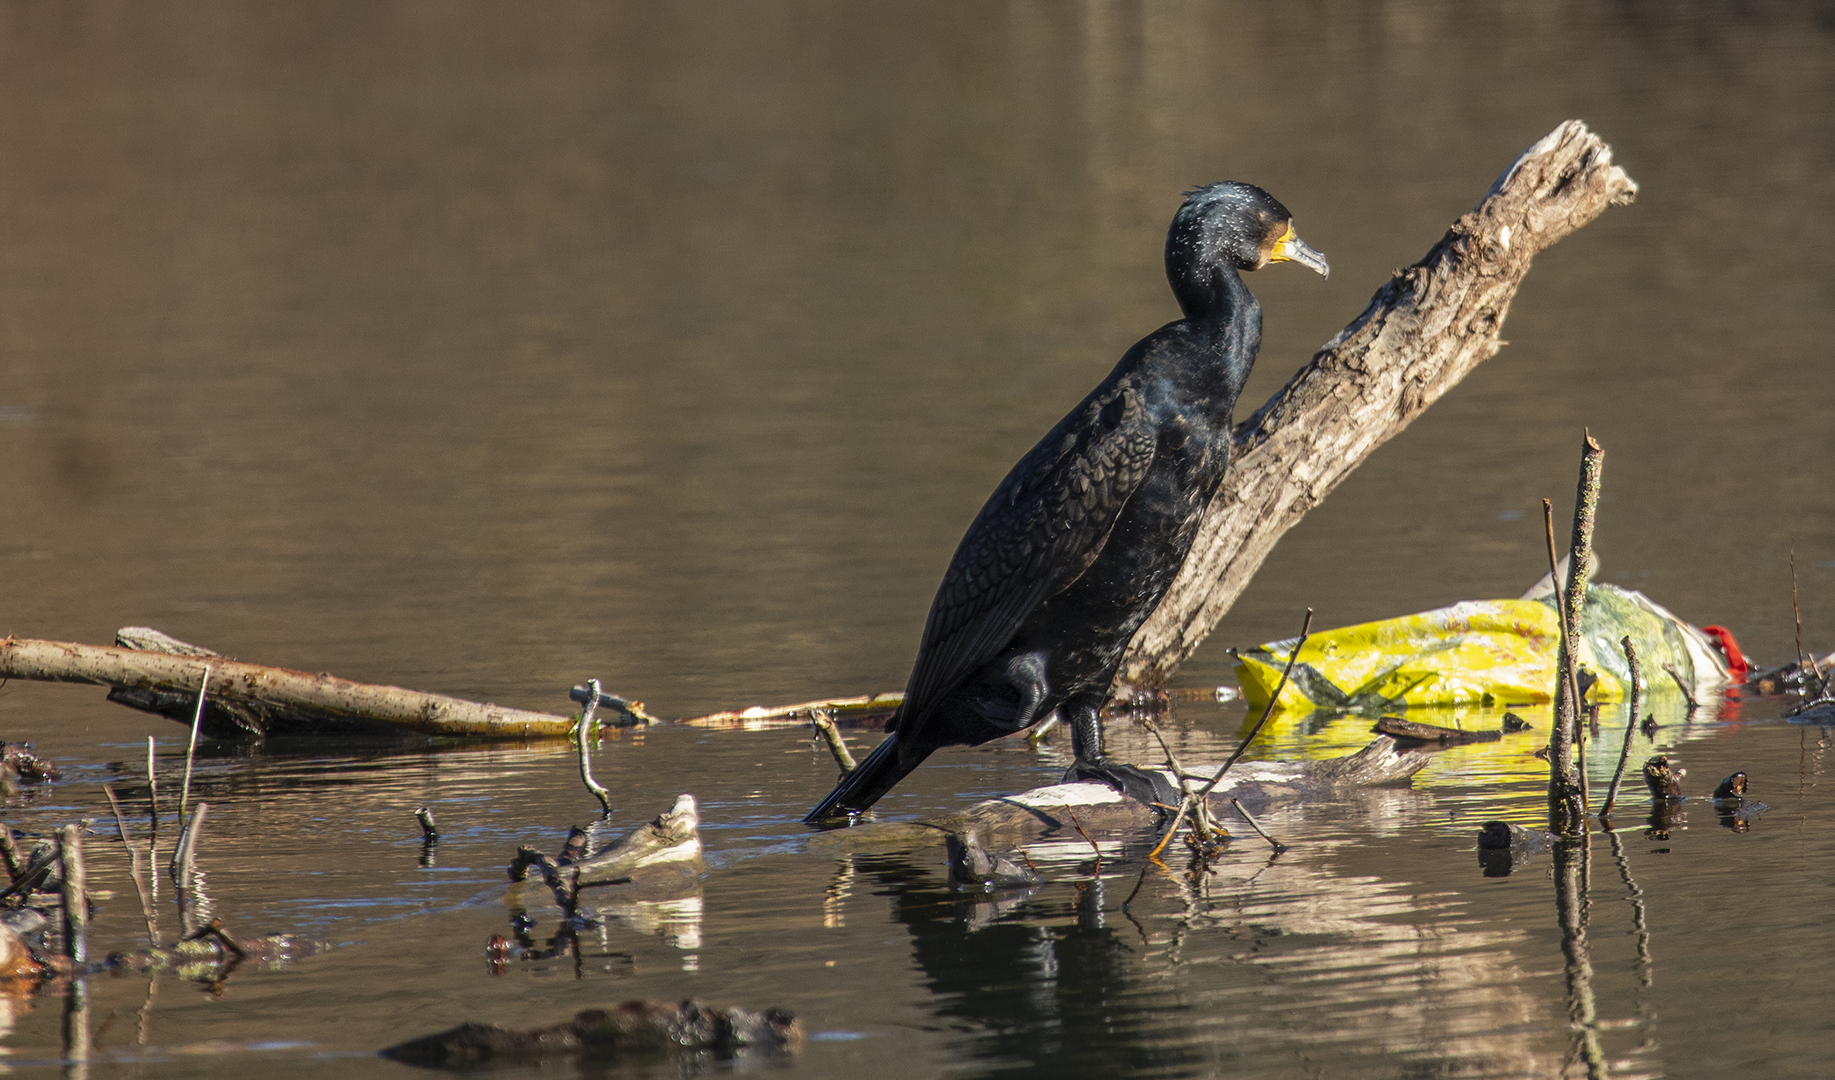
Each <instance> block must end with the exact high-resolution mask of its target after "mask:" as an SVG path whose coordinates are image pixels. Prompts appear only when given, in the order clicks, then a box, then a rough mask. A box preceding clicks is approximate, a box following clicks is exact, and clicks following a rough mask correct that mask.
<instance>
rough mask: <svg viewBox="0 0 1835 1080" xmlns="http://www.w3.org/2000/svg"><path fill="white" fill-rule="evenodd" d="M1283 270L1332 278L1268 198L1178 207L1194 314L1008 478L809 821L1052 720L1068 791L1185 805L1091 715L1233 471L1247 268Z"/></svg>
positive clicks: (1095, 394)
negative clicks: (944, 759) (896, 694)
mask: <svg viewBox="0 0 1835 1080" xmlns="http://www.w3.org/2000/svg"><path fill="white" fill-rule="evenodd" d="M1287 260H1292V261H1294V262H1297V263H1299V264H1300V265H1302V266H1306V267H1309V268H1311V269H1313V270H1316V271H1318V272H1319V273H1320V274H1324V273H1326V272H1327V271H1328V267H1327V265H1326V262H1325V257H1324V256H1323V255H1320V254H1319V253H1318V252H1317V251H1314V250H1313V249H1312V248H1310V247H1308V246H1307V245H1306V244H1305V242H1303V241H1302V240H1301V239H1300V238H1299V237H1298V236H1297V235H1295V233H1294V231H1293V217H1292V215H1291V214H1289V213H1288V212H1287V209H1286V207H1284V206H1282V205H1281V204H1280V203H1279V202H1276V201H1275V199H1274V197H1273V196H1271V195H1269V194H1268V193H1267V192H1265V191H1263V190H1262V189H1260V188H1258V187H1254V186H1252V185H1249V184H1236V183H1221V184H1212V185H1210V186H1208V187H1204V188H1200V189H1198V190H1197V191H1194V192H1192V193H1191V194H1190V195H1188V196H1187V197H1186V199H1185V203H1184V205H1182V206H1180V207H1179V211H1178V213H1177V214H1176V215H1175V216H1174V217H1173V221H1172V228H1171V229H1170V230H1169V231H1168V232H1167V235H1166V276H1167V278H1168V279H1169V280H1170V281H1171V283H1172V291H1173V294H1174V296H1176V297H1177V299H1178V301H1179V307H1180V309H1181V310H1182V311H1183V312H1184V315H1185V317H1184V318H1182V319H1180V320H1178V321H1177V322H1173V323H1168V324H1167V325H1165V326H1163V327H1161V328H1160V329H1158V330H1156V331H1154V332H1153V333H1152V334H1149V335H1148V336H1147V337H1145V338H1143V339H1142V340H1141V341H1140V342H1138V343H1137V344H1135V346H1134V347H1133V348H1131V349H1129V350H1128V352H1127V355H1125V356H1123V357H1122V358H1121V362H1120V363H1119V364H1117V365H1116V366H1115V369H1114V370H1113V371H1111V372H1110V373H1109V377H1108V378H1106V379H1104V380H1103V381H1102V383H1101V384H1100V385H1099V386H1097V387H1096V389H1094V390H1092V391H1090V394H1089V396H1088V397H1086V398H1084V399H1083V401H1082V403H1081V404H1079V405H1078V406H1077V407H1076V408H1074V409H1072V410H1071V411H1070V414H1069V415H1067V416H1066V417H1064V419H1062V420H1060V421H1058V425H1057V426H1056V427H1054V428H1052V429H1051V431H1050V432H1049V433H1047V434H1046V436H1045V437H1044V438H1043V439H1042V440H1040V441H1039V444H1038V445H1037V446H1035V447H1033V448H1032V450H1031V451H1029V452H1028V453H1027V454H1026V456H1025V457H1023V458H1021V459H1020V460H1019V463H1018V464H1017V465H1015V466H1013V469H1012V471H1011V472H1009V473H1008V474H1007V477H1006V479H1005V480H1003V481H1001V483H1000V486H999V487H998V488H996V489H995V491H994V494H993V495H992V496H991V497H990V498H989V499H988V501H987V504H986V505H985V506H983V507H982V508H981V512H980V513H979V514H977V515H976V517H975V520H974V523H973V524H971V525H970V526H969V529H968V533H967V534H966V535H965V536H963V538H962V542H961V544H960V545H958V546H957V548H956V554H955V557H954V558H953V559H951V560H950V564H949V569H948V570H947V571H946V572H945V573H944V575H943V584H942V585H941V586H940V587H939V588H938V590H937V596H936V600H935V601H934V602H933V603H932V604H931V608H930V617H929V619H928V621H927V622H926V623H925V625H924V638H923V642H922V644H921V645H920V647H919V650H918V657H917V662H916V664H915V665H914V666H913V668H912V671H911V679H910V682H909V683H908V684H907V687H906V690H905V700H904V703H903V704H902V705H900V706H899V710H898V713H897V714H896V715H895V716H894V717H893V719H892V723H891V725H890V727H891V730H892V734H891V736H890V737H889V738H887V739H886V740H885V741H884V742H883V743H881V744H880V745H879V747H878V748H877V749H876V750H874V751H873V753H872V754H871V755H870V756H868V757H867V759H866V760H865V761H863V762H861V763H860V766H859V768H857V769H855V770H854V771H853V772H851V773H849V774H848V775H847V777H846V778H844V779H843V780H842V781H841V784H840V785H839V786H838V787H836V788H835V790H834V791H833V792H832V793H831V794H830V795H829V796H828V798H826V799H824V800H822V802H821V803H820V804H819V805H818V806H817V807H816V808H815V809H814V810H812V811H810V813H809V815H808V817H806V818H805V819H804V820H805V821H810V822H814V821H818V820H820V819H822V818H824V817H827V816H828V815H830V814H833V813H836V812H838V811H842V810H848V811H860V810H865V809H866V808H867V807H869V806H872V805H873V803H874V802H876V801H877V800H878V799H879V798H880V796H882V795H884V794H885V793H886V792H887V791H889V790H891V788H892V786H893V785H894V784H896V783H898V782H899V780H901V779H903V778H904V777H905V776H906V775H908V774H909V773H910V772H911V771H912V770H913V769H915V768H917V767H918V765H919V764H921V763H922V762H923V760H924V759H925V758H926V757H929V756H930V754H931V753H932V752H933V751H935V750H937V749H939V748H940V747H944V746H954V745H963V744H966V745H971V746H972V745H975V744H978V743H984V742H987V741H988V740H990V739H997V738H999V737H1001V736H1002V735H1009V734H1012V733H1013V732H1016V731H1019V730H1021V729H1023V728H1025V727H1027V726H1029V725H1031V724H1032V723H1034V722H1036V721H1038V720H1042V719H1044V718H1045V717H1046V716H1048V715H1050V714H1051V713H1052V712H1053V711H1061V712H1062V714H1063V716H1064V719H1065V721H1066V722H1067V723H1068V725H1069V726H1070V729H1071V741H1072V748H1073V750H1074V751H1075V753H1076V757H1077V762H1076V764H1075V765H1073V766H1072V767H1071V769H1070V771H1069V773H1067V774H1066V777H1065V778H1066V779H1067V780H1070V779H1100V780H1105V781H1108V782H1110V783H1113V784H1115V785H1116V786H1117V787H1119V788H1121V789H1122V790H1123V791H1126V792H1127V793H1128V794H1130V795H1133V796H1134V797H1136V798H1140V799H1142V800H1143V801H1176V798H1177V796H1176V794H1175V793H1174V792H1173V789H1172V788H1171V787H1170V785H1168V784H1167V783H1166V782H1165V781H1164V780H1163V779H1159V780H1158V786H1157V788H1156V786H1155V783H1154V781H1155V778H1156V777H1157V774H1149V773H1146V772H1143V771H1142V770H1139V769H1134V768H1132V767H1130V766H1126V765H1118V764H1112V763H1110V762H1107V761H1105V760H1104V757H1103V753H1102V727H1101V715H1100V711H1101V708H1102V704H1103V701H1104V700H1105V698H1106V697H1107V694H1108V689H1109V684H1110V683H1111V682H1112V681H1113V680H1114V677H1115V672H1116V669H1117V668H1118V667H1119V666H1120V664H1121V657H1122V653H1123V651H1124V650H1125V649H1126V648H1127V645H1128V641H1129V640H1130V639H1131V638H1132V637H1133V636H1134V632H1135V631H1136V630H1137V629H1139V628H1140V625H1141V623H1143V622H1145V621H1146V619H1147V616H1149V615H1150V614H1152V613H1153V609H1154V608H1155V607H1157V606H1158V605H1159V602H1160V599H1161V598H1162V597H1163V596H1165V594H1166V590H1167V588H1168V587H1169V586H1170V585H1171V584H1172V580H1173V577H1174V576H1175V575H1176V574H1177V573H1178V570H1179V566H1180V564H1182V563H1183V562H1184V561H1185V555H1186V553H1187V552H1188V551H1189V550H1190V549H1191V543H1192V537H1193V536H1194V535H1195V533H1196V531H1197V527H1198V521H1199V518H1200V517H1201V516H1202V515H1203V513H1204V509H1205V507H1206V506H1208V505H1209V504H1210V501H1211V497H1212V496H1213V495H1214V494H1215V493H1216V491H1217V488H1218V487H1219V486H1220V485H1221V484H1222V482H1223V476H1224V470H1225V468H1226V467H1227V465H1228V464H1229V455H1230V428H1231V422H1232V419H1233V417H1232V412H1233V410H1234V409H1235V406H1236V397H1237V395H1238V394H1239V393H1241V391H1242V385H1243V382H1244V380H1246V379H1247V378H1248V376H1249V369H1250V368H1251V367H1252V366H1253V365H1254V363H1255V352H1256V350H1257V349H1258V348H1259V347H1260V345H1261V321H1262V320H1261V305H1260V304H1258V303H1257V302H1256V300H1255V297H1254V296H1253V295H1252V294H1251V293H1250V292H1249V290H1248V288H1247V287H1246V286H1245V285H1243V282H1242V278H1241V277H1240V276H1239V274H1238V271H1241V270H1257V269H1260V268H1261V267H1263V266H1265V265H1267V264H1268V263H1270V262H1283V261H1287Z"/></svg>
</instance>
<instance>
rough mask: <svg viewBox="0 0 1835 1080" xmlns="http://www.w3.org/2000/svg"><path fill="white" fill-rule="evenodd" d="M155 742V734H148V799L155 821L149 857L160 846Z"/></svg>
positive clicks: (150, 812) (149, 843) (149, 842)
mask: <svg viewBox="0 0 1835 1080" xmlns="http://www.w3.org/2000/svg"><path fill="white" fill-rule="evenodd" d="M154 748H155V743H154V741H153V736H151V735H148V736H147V801H148V803H149V804H150V805H151V807H152V808H151V809H150V810H149V811H148V814H149V816H150V817H151V818H152V823H153V836H152V838H151V839H150V840H148V841H147V845H148V847H147V857H148V858H149V859H150V858H152V857H153V853H154V851H155V849H157V848H158V846H159V767H158V766H157V765H156V764H154V753H153V751H154Z"/></svg>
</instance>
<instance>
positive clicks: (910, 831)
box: [810, 735, 1433, 884]
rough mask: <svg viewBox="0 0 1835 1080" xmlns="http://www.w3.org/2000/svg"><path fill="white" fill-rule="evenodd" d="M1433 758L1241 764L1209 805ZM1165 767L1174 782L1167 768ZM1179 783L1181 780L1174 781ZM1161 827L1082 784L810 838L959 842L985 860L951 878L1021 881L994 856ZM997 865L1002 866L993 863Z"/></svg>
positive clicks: (1271, 803) (1373, 755)
mask: <svg viewBox="0 0 1835 1080" xmlns="http://www.w3.org/2000/svg"><path fill="white" fill-rule="evenodd" d="M1432 759H1433V752H1432V751H1430V750H1427V749H1425V748H1424V745H1423V744H1421V743H1418V742H1417V743H1412V744H1411V743H1401V742H1398V741H1397V740H1395V739H1392V738H1390V737H1388V736H1387V735H1379V736H1378V737H1377V738H1376V739H1375V740H1373V741H1372V742H1371V743H1370V744H1369V745H1368V746H1366V747H1364V748H1363V749H1362V750H1359V751H1358V752H1357V753H1355V754H1348V755H1346V756H1344V757H1338V758H1331V759H1330V760H1327V761H1256V762H1238V763H1237V765H1236V767H1235V768H1234V769H1231V770H1230V772H1229V773H1228V774H1226V775H1225V777H1224V779H1223V781H1222V782H1221V783H1219V784H1218V785H1217V787H1216V788H1215V789H1213V790H1212V791H1211V793H1210V794H1209V796H1207V799H1208V802H1209V807H1210V810H1211V813H1212V814H1214V815H1215V816H1216V817H1217V818H1218V819H1219V820H1220V821H1226V822H1227V821H1230V820H1240V819H1239V818H1237V815H1236V812H1235V808H1234V807H1232V806H1231V802H1232V800H1239V801H1240V802H1241V803H1242V804H1244V805H1245V806H1247V807H1248V808H1250V810H1251V811H1252V812H1254V813H1261V812H1262V811H1264V810H1266V809H1268V808H1270V807H1277V806H1282V805H1288V804H1292V803H1295V802H1300V801H1304V800H1311V799H1329V798H1334V797H1339V796H1342V795H1343V794H1344V793H1345V792H1347V791H1349V790H1351V789H1353V788H1366V787H1388V786H1392V785H1396V784H1401V783H1403V782H1405V781H1407V780H1408V778H1409V777H1411V776H1413V775H1414V774H1415V773H1417V772H1420V771H1421V770H1422V769H1424V768H1426V767H1427V763H1428V762H1429V761H1431V760H1432ZM1190 768H1191V772H1192V773H1193V774H1204V775H1206V776H1209V775H1211V774H1214V773H1215V772H1216V771H1217V765H1216V764H1215V763H1212V764H1208V765H1207V764H1202V763H1199V764H1193V765H1191V766H1190ZM1161 771H1162V772H1164V773H1165V775H1166V776H1168V777H1169V778H1170V777H1172V773H1171V772H1170V771H1169V770H1161ZM1173 782H1174V783H1175V784H1176V783H1177V780H1176V778H1174V781H1173ZM1161 824H1162V822H1161V814H1160V812H1159V811H1156V810H1155V809H1154V808H1153V807H1150V806H1148V805H1146V804H1145V803H1142V802H1138V801H1136V800H1134V799H1131V798H1127V797H1126V796H1124V795H1122V794H1121V793H1120V792H1118V791H1116V790H1115V789H1114V788H1112V787H1110V786H1109V785H1107V784H1102V783H1096V782H1093V781H1086V782H1082V783H1075V784H1052V785H1050V786H1048V787H1042V788H1033V789H1032V790H1031V791H1023V792H1020V793H1019V794H1017V795H1009V796H1006V797H1005V798H1000V799H988V800H986V801H985V802H980V803H976V804H975V805H974V806H971V807H969V808H968V809H967V810H964V811H962V812H961V813H957V814H949V815H946V816H943V817H938V818H929V819H926V820H924V821H917V822H888V823H885V824H867V825H858V826H855V827H854V828H843V829H834V830H831V831H829V832H826V833H823V834H821V835H819V836H816V837H814V838H812V839H811V841H810V844H811V846H812V847H815V848H818V849H821V848H828V847H834V848H840V849H845V850H861V849H871V848H875V847H908V846H911V845H913V844H935V843H945V842H946V841H947V840H948V838H949V837H952V836H953V837H955V838H957V842H958V844H959V845H960V847H961V850H962V851H963V852H964V853H965V855H966V856H974V853H975V851H976V850H977V849H979V851H980V853H981V854H980V856H977V857H975V860H974V861H973V862H968V861H965V863H964V865H965V866H966V867H967V868H968V869H967V870H966V871H962V872H958V871H955V870H952V873H959V875H960V874H966V877H965V878H964V880H967V879H968V878H976V879H978V880H988V881H994V880H995V878H996V877H997V876H998V874H997V873H996V871H997V870H1004V871H1005V872H1006V873H1007V876H1009V877H1012V878H1015V879H1017V878H1019V877H1021V876H1023V875H1020V874H1019V873H1018V871H1017V864H1013V863H1011V862H1010V861H1008V860H1001V859H999V857H998V856H997V855H994V854H992V853H997V852H1003V851H1011V850H1014V849H1022V850H1024V851H1025V852H1026V854H1027V857H1028V858H1029V859H1030V860H1033V861H1036V862H1043V861H1046V860H1051V859H1055V858H1056V857H1058V854H1059V853H1061V854H1062V855H1063V856H1065V857H1068V858H1073V859H1085V858H1087V857H1088V856H1089V854H1090V850H1091V841H1090V840H1088V839H1085V836H1086V835H1094V836H1095V837H1096V838H1097V839H1098V841H1106V842H1107V843H1108V844H1109V845H1111V846H1110V847H1108V848H1099V849H1098V850H1101V851H1102V852H1103V853H1104V854H1107V853H1108V852H1109V851H1110V850H1114V849H1116V848H1118V847H1120V846H1126V844H1128V843H1131V842H1139V843H1140V844H1141V845H1142V846H1143V848H1144V847H1150V846H1151V845H1152V843H1153V841H1154V840H1156V839H1157V838H1158V835H1157V832H1156V826H1158V825H1161ZM996 862H999V863H1000V864H1001V865H1000V866H999V867H997V866H996V865H995V864H996ZM1028 869H1033V867H1031V866H1028ZM984 871H985V873H984ZM997 883H999V884H1008V883H1017V880H1015V881H1013V882H997Z"/></svg>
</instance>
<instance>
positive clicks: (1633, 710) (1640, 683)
mask: <svg viewBox="0 0 1835 1080" xmlns="http://www.w3.org/2000/svg"><path fill="white" fill-rule="evenodd" d="M1619 645H1620V646H1621V647H1623V648H1624V650H1625V662H1626V664H1627V665H1629V666H1630V668H1631V705H1630V707H1629V708H1628V709H1626V710H1625V744H1624V746H1623V747H1621V748H1620V749H1619V751H1618V770H1617V771H1616V772H1614V773H1613V774H1612V786H1611V787H1609V788H1607V789H1606V804H1605V805H1604V806H1602V807H1600V808H1599V823H1600V824H1601V825H1604V826H1605V827H1606V830H1607V831H1608V832H1610V831H1611V829H1612V823H1611V821H1610V820H1609V819H1610V817H1611V815H1612V804H1613V803H1614V802H1616V801H1617V800H1618V783H1619V781H1620V780H1622V779H1624V776H1625V763H1626V762H1627V761H1629V760H1631V733H1632V732H1634V731H1636V730H1637V714H1638V709H1639V707H1640V706H1641V705H1642V703H1643V699H1644V670H1643V668H1642V667H1640V666H1639V665H1638V662H1637V649H1636V648H1635V647H1634V646H1633V645H1632V644H1631V635H1629V634H1626V635H1625V637H1624V638H1623V639H1621V640H1620V641H1619Z"/></svg>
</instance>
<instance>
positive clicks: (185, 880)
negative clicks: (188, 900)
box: [171, 802, 210, 892]
mask: <svg viewBox="0 0 1835 1080" xmlns="http://www.w3.org/2000/svg"><path fill="white" fill-rule="evenodd" d="M209 813H210V804H209V803H207V802H201V803H198V804H197V807H196V809H194V810H192V811H191V820H190V821H187V822H185V827H184V828H182V829H180V830H179V833H178V846H177V847H176V848H174V849H172V870H171V872H172V883H173V884H175V885H177V886H178V887H179V890H180V891H181V892H183V891H184V890H185V889H187V888H189V887H190V882H191V868H192V865H193V864H194V863H195V862H196V860H197V850H198V837H199V836H201V835H203V832H204V818H205V816H206V815H208V814H209Z"/></svg>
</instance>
